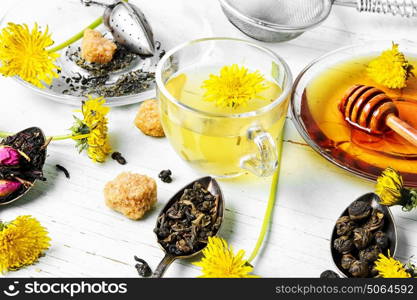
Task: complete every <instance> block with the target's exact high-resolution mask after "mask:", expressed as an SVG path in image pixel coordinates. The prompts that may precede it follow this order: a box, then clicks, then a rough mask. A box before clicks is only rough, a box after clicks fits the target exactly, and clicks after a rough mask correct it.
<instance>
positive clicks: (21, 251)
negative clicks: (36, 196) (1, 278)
mask: <svg viewBox="0 0 417 300" xmlns="http://www.w3.org/2000/svg"><path fill="white" fill-rule="evenodd" d="M50 240H51V239H50V238H49V236H48V231H47V230H46V229H45V228H44V227H42V225H41V224H40V223H39V221H38V220H36V219H35V218H33V217H31V216H19V217H17V218H16V219H15V220H14V221H12V222H10V223H6V224H5V223H0V272H6V271H11V270H16V269H19V268H21V267H23V266H27V265H31V264H33V263H35V262H36V261H37V260H38V258H39V257H40V256H41V255H42V254H43V253H44V251H45V250H46V249H48V248H49V246H50V244H49V242H50Z"/></svg>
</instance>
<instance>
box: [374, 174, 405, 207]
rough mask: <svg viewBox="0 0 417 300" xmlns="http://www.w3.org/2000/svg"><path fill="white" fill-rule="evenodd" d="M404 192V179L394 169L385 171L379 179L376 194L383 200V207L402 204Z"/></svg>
mask: <svg viewBox="0 0 417 300" xmlns="http://www.w3.org/2000/svg"><path fill="white" fill-rule="evenodd" d="M402 190H403V179H402V177H401V175H400V174H399V173H398V172H397V171H396V170H394V169H392V168H387V169H385V170H384V171H383V172H382V174H381V176H379V177H378V179H377V183H376V187H375V193H376V194H377V195H378V196H379V198H380V199H381V204H382V205H387V206H392V205H397V204H401V201H402Z"/></svg>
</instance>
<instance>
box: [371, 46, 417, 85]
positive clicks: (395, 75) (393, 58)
mask: <svg viewBox="0 0 417 300" xmlns="http://www.w3.org/2000/svg"><path fill="white" fill-rule="evenodd" d="M412 70H413V66H412V65H411V64H410V63H409V62H408V61H407V60H406V58H405V56H404V54H403V53H401V52H400V51H399V50H398V44H394V43H393V44H392V48H391V49H389V50H385V51H383V52H382V54H381V55H380V56H379V57H377V58H375V59H373V60H372V61H371V62H370V63H369V65H368V68H367V71H368V75H369V77H370V78H372V79H373V80H374V81H375V82H377V83H379V84H382V85H383V86H386V87H388V88H392V89H399V88H404V87H406V86H407V80H408V78H409V77H410V76H411V75H413V72H412Z"/></svg>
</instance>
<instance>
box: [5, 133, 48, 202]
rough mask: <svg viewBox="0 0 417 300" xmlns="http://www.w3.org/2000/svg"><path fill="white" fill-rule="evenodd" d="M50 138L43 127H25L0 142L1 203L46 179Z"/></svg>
mask: <svg viewBox="0 0 417 300" xmlns="http://www.w3.org/2000/svg"><path fill="white" fill-rule="evenodd" d="M46 146H47V141H46V140H45V136H44V135H43V133H42V131H41V130H40V129H39V128H36V127H32V128H28V129H25V130H23V131H21V132H19V133H17V134H15V135H12V136H9V137H7V138H5V139H4V140H3V141H2V142H1V143H0V203H4V202H9V201H11V200H13V199H15V198H17V197H19V196H20V195H22V194H24V193H25V192H26V191H27V189H28V188H29V187H30V186H32V184H33V183H34V182H35V180H46V179H45V178H44V176H43V172H42V169H43V166H44V164H45V159H46Z"/></svg>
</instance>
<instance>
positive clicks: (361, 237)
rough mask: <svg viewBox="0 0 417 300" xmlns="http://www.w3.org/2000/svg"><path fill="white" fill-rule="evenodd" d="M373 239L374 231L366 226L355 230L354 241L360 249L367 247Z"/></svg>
mask: <svg viewBox="0 0 417 300" xmlns="http://www.w3.org/2000/svg"><path fill="white" fill-rule="evenodd" d="M371 241H372V233H371V232H370V231H369V230H367V229H365V228H355V229H354V230H353V243H354V244H355V246H356V248H358V249H359V250H361V249H365V248H366V247H368V245H369V244H370V243H371Z"/></svg>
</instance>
